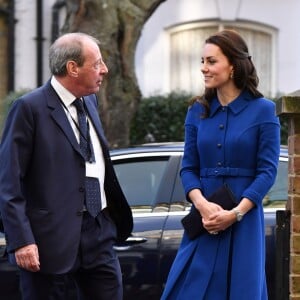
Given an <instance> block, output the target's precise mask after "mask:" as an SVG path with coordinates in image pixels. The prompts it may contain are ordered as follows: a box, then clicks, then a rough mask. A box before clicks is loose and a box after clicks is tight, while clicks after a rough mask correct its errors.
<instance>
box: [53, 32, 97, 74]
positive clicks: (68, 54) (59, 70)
mask: <svg viewBox="0 0 300 300" xmlns="http://www.w3.org/2000/svg"><path fill="white" fill-rule="evenodd" d="M87 39H90V40H92V41H93V42H95V43H96V44H97V45H98V46H100V42H99V40H97V39H96V38H94V37H93V36H91V35H88V34H85V33H82V32H74V33H67V34H64V35H62V36H60V37H59V38H58V39H57V40H56V41H55V42H54V43H53V44H52V46H51V47H50V49H49V66H50V70H51V73H52V74H53V75H57V76H64V75H66V74H67V69H66V66H67V62H68V61H70V60H72V61H75V62H76V63H77V64H78V66H82V65H83V63H84V59H85V58H84V56H83V54H82V49H83V45H84V41H85V40H87Z"/></svg>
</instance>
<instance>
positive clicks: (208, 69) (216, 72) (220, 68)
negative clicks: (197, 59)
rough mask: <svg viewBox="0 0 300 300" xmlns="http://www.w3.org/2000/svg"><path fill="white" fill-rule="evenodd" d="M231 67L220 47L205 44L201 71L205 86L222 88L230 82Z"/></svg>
mask: <svg viewBox="0 0 300 300" xmlns="http://www.w3.org/2000/svg"><path fill="white" fill-rule="evenodd" d="M232 70H233V67H232V65H231V64H230V63H229V61H228V59H227V57H226V56H225V55H224V54H223V52H222V51H221V49H220V48H219V47H218V46H217V45H215V44H205V45H204V48H203V56H202V67H201V71H202V73H203V75H204V82H205V88H216V89H219V88H222V87H224V86H226V85H227V84H228V83H229V82H231V80H232V79H231V73H232Z"/></svg>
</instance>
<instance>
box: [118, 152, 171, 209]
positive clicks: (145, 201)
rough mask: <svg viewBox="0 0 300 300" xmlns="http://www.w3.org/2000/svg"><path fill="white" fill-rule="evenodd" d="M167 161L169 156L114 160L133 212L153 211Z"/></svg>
mask: <svg viewBox="0 0 300 300" xmlns="http://www.w3.org/2000/svg"><path fill="white" fill-rule="evenodd" d="M167 163H168V157H166V159H157V158H153V159H149V158H143V159H140V160H137V159H132V160H124V161H116V160H114V168H115V171H116V174H117V177H118V179H119V182H120V185H121V187H122V190H123V192H124V194H125V196H126V198H127V201H128V203H129V205H130V206H131V209H132V211H133V212H151V211H152V209H153V205H154V204H155V201H156V195H157V191H158V188H159V185H160V183H161V179H162V176H163V174H164V172H165V168H166V166H167Z"/></svg>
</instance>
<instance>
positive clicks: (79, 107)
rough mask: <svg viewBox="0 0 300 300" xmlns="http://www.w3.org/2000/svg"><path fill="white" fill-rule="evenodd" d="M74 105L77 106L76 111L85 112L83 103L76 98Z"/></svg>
mask: <svg viewBox="0 0 300 300" xmlns="http://www.w3.org/2000/svg"><path fill="white" fill-rule="evenodd" d="M73 104H74V105H75V107H76V109H77V110H79V111H80V112H84V106H83V101H82V100H81V99H79V98H76V99H75V100H74V101H73Z"/></svg>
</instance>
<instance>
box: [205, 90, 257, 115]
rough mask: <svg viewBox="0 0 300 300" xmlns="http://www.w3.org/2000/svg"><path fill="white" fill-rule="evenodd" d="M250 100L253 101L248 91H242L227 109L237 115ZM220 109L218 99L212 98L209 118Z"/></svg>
mask: <svg viewBox="0 0 300 300" xmlns="http://www.w3.org/2000/svg"><path fill="white" fill-rule="evenodd" d="M251 99H253V96H251V94H250V93H249V92H248V91H243V92H241V93H240V95H239V96H238V97H237V98H236V99H235V100H233V101H232V102H230V103H229V104H228V106H227V107H228V108H229V109H230V110H231V111H232V112H233V113H234V114H238V113H240V112H241V111H242V110H244V109H245V108H246V107H247V106H248V103H249V100H251ZM221 107H222V105H221V104H220V102H219V100H218V98H217V97H214V98H213V99H212V102H211V105H210V117H212V116H213V115H214V114H215V113H216V112H217V111H218V110H219V109H220V108H221Z"/></svg>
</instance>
